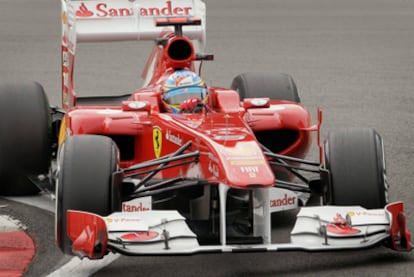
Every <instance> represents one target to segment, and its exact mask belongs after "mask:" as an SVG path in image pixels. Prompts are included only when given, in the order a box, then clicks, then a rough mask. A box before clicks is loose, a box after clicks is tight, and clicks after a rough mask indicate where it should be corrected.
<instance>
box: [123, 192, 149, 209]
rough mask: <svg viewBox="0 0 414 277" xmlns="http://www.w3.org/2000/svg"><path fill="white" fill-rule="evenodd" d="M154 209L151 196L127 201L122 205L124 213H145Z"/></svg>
mask: <svg viewBox="0 0 414 277" xmlns="http://www.w3.org/2000/svg"><path fill="white" fill-rule="evenodd" d="M151 209H152V198H151V196H147V197H141V198H136V199H132V200H130V201H126V202H123V203H122V211H123V212H127V213H128V212H129V213H134V212H145V211H151Z"/></svg>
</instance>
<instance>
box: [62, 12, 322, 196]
mask: <svg viewBox="0 0 414 277" xmlns="http://www.w3.org/2000/svg"><path fill="white" fill-rule="evenodd" d="M185 20H191V21H192V23H194V22H197V20H198V19H194V18H191V19H188V18H187V19H185ZM160 40H163V41H164V42H163V43H162V44H157V45H155V47H154V49H153V51H152V53H151V55H150V57H149V60H148V62H147V66H146V67H145V69H144V72H143V74H142V77H143V78H144V79H146V80H148V84H146V85H145V87H143V88H141V89H137V90H136V91H134V92H132V93H131V95H130V97H129V98H128V99H127V100H126V101H120V102H119V103H117V104H114V105H113V104H111V105H81V104H79V103H78V102H80V101H78V99H77V97H76V93H75V92H74V90H73V86H72V85H70V87H69V88H66V89H65V86H64V90H63V103H62V104H63V107H64V108H66V109H67V113H66V115H65V121H64V124H62V128H63V129H61V133H60V135H61V138H60V141H61V142H62V141H63V139H64V136H65V135H71V136H73V135H83V134H99V135H106V136H110V137H111V138H112V139H113V140H114V141H115V142H116V143H117V145H118V147H119V149H120V153H121V160H120V164H119V165H120V167H121V168H127V167H129V166H132V165H135V164H137V163H141V162H144V161H148V160H151V159H154V158H158V157H161V156H165V155H168V154H170V153H172V152H174V151H176V150H177V149H178V148H179V147H180V146H181V145H183V144H184V143H186V142H188V141H191V142H192V146H191V150H193V151H195V150H198V151H199V152H200V156H199V161H200V162H199V163H197V164H195V163H193V164H188V165H184V166H181V167H177V168H172V169H168V170H163V171H162V172H160V173H158V176H157V177H161V178H172V177H177V176H184V177H196V178H203V179H207V180H209V181H211V182H213V183H224V184H227V185H229V186H230V187H235V188H248V187H249V186H253V187H255V186H265V187H267V186H272V185H274V184H275V174H274V171H273V170H272V168H271V167H270V166H269V164H268V163H267V162H266V157H265V156H264V155H263V152H262V148H261V146H260V144H259V143H258V141H257V139H256V136H255V134H256V133H257V132H264V131H274V132H278V131H286V130H288V131H289V132H291V133H294V134H295V135H294V139H290V141H288V142H284V143H283V147H282V148H280V147H279V148H278V151H275V152H277V153H280V154H284V155H288V156H293V157H299V158H303V157H304V156H305V155H306V153H307V151H308V149H309V147H310V144H311V137H312V133H311V131H319V125H320V124H318V125H315V126H312V125H311V116H310V114H309V112H308V111H307V110H306V109H305V108H304V107H303V106H302V105H300V104H298V103H295V102H290V101H281V100H269V99H266V100H267V103H266V104H265V105H263V106H259V107H257V106H255V105H253V104H252V103H251V101H250V100H249V99H245V100H244V102H241V101H240V97H239V94H238V93H237V92H236V91H234V90H231V89H227V88H221V87H209V89H208V98H207V102H206V107H205V110H204V112H202V113H197V114H189V113H179V114H172V113H167V112H166V111H165V110H164V108H163V103H162V100H161V96H162V94H161V93H162V92H161V85H162V84H163V82H164V80H165V79H166V78H167V77H168V76H169V75H170V74H171V73H173V72H174V70H176V69H180V68H186V69H189V70H192V71H195V62H196V57H197V55H196V53H195V52H194V47H193V44H192V42H191V40H190V39H188V38H187V37H184V36H176V35H174V32H172V31H170V30H165V31H164V32H162V33H161V38H160ZM177 52H179V53H177ZM69 56H70V57H69V58H70V59H71V61H72V62H71V63H70V64H73V59H74V56H72V55H70V54H69ZM63 69H64V70H65V67H63ZM72 71H73V70H72V69H69V72H71V73H70V74H69V75H70V78H69V79H70V83H72V81H73V78H72V73H73V72H72ZM68 90H69V91H71V93H70V94H69V99H67V98H66V97H67V91H68ZM144 104H145V107H141V106H142V105H144ZM137 105H139V106H140V107H139V108H137V107H136V106H137ZM280 139H281V140H282V139H284V138H283V137H280ZM273 143H274V145H275V146H277V145H278V144H280V142H279V141H277V140H276V141H274V142H272V144H273ZM267 147H269V145H267ZM276 178H277V176H276Z"/></svg>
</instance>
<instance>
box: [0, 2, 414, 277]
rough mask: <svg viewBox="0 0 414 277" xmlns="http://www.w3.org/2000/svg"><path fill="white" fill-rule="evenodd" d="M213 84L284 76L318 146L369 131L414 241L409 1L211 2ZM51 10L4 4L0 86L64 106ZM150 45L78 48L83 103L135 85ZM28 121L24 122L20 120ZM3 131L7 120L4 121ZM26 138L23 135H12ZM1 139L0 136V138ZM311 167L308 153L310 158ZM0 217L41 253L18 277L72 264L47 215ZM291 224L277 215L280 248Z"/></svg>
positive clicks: (229, 261) (163, 271)
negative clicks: (264, 74) (378, 143)
mask: <svg viewBox="0 0 414 277" xmlns="http://www.w3.org/2000/svg"><path fill="white" fill-rule="evenodd" d="M206 2H207V49H206V51H207V52H211V53H214V54H215V61H214V62H206V63H205V64H204V74H203V76H204V79H205V80H206V81H207V82H208V83H209V84H210V85H223V86H228V85H229V84H230V83H231V80H232V78H233V77H234V76H236V75H237V74H239V73H242V72H246V71H274V72H285V73H289V74H291V75H292V76H293V78H294V79H295V81H296V83H297V86H298V88H299V91H300V94H301V99H302V102H303V103H304V104H305V105H306V106H307V107H308V108H309V109H310V110H311V111H312V112H313V114H316V109H317V107H319V106H320V107H322V108H323V110H324V123H323V137H325V136H326V133H327V132H328V131H329V130H333V129H336V128H339V127H344V126H368V127H373V128H375V129H376V130H377V131H378V132H379V133H381V134H382V136H383V138H384V142H385V151H386V159H387V166H388V168H387V169H388V180H389V182H390V184H391V195H390V198H391V200H403V201H405V203H406V209H407V216H408V227H409V228H410V229H411V230H412V232H414V165H413V158H414V142H413V138H414V36H413V32H414V1H412V0H347V1H342V0H256V1H246V0H226V1H222V0H207V1H206ZM59 11H60V7H59V1H57V0H36V1H32V0H1V1H0V81H5V80H9V81H10V80H12V81H17V82H18V81H20V80H36V81H38V82H40V83H41V84H43V86H44V87H45V89H46V91H47V92H48V95H49V100H50V102H51V103H52V104H55V105H57V104H59V103H60V94H59V93H60V63H59V57H60V56H59V55H60V48H59V47H60V25H59V24H60V23H59V22H60V21H59V20H60V18H59V13H60V12H59ZM151 46H152V44H151V43H148V42H144V43H141V42H138V43H122V44H118V43H117V44H111V45H104V46H96V45H86V46H83V45H82V47H79V49H78V53H79V54H80V55H79V56H78V58H77V59H78V60H77V65H76V68H77V69H79V74H78V75H77V76H76V78H77V82H79V83H80V86H79V88H78V92H80V93H81V94H82V93H83V92H85V93H84V94H85V95H86V94H89V95H93V94H101V93H102V94H104V93H108V94H109V93H111V91H115V92H126V91H131V90H132V89H133V88H134V87H136V86H139V85H140V79H139V74H140V69H141V68H142V66H143V64H144V62H145V59H146V57H147V54H149V51H150V48H151ZM16 112H24V111H16ZM2 120H3V119H2ZM20 127H24V126H20ZM0 135H2V134H0ZM311 156H312V154H311ZM0 205H7V206H6V207H4V208H1V210H0V213H2V214H4V213H7V214H10V215H12V216H14V217H17V218H18V219H20V220H21V221H22V222H23V223H24V224H26V225H27V226H28V232H29V233H30V234H31V235H32V236H33V237H34V239H35V242H36V244H37V247H38V248H37V249H38V250H37V253H36V256H35V259H34V261H33V263H32V266H31V267H30V268H29V271H28V272H27V274H26V276H46V275H47V274H49V273H51V272H52V271H54V270H55V269H57V268H58V267H59V266H60V265H63V264H64V263H65V262H66V261H67V260H68V258H67V257H64V256H63V255H61V254H60V252H59V251H58V250H57V249H56V247H55V246H54V245H53V214H52V213H51V212H48V211H44V210H41V209H37V208H33V207H30V206H27V205H23V204H18V203H15V202H13V201H7V200H4V199H0ZM292 215H294V213H285V214H281V215H277V216H275V219H276V220H278V221H280V225H281V227H280V228H278V230H277V234H280V236H281V239H282V240H283V239H285V238H286V237H287V235H286V232H288V231H289V226H290V224H291V223H292V219H291V216H292ZM412 272H414V256H413V254H412V253H411V254H406V253H396V252H392V251H390V250H388V249H384V248H376V249H372V250H368V251H347V252H334V253H303V252H285V253H257V254H222V255H196V256H190V257H121V258H119V259H117V260H116V261H114V262H113V263H111V264H110V265H109V266H107V267H105V268H103V269H101V270H100V271H99V272H97V273H95V275H94V276H114V275H116V276H138V275H139V276H332V275H335V276H352V275H353V276H376V277H377V276H412Z"/></svg>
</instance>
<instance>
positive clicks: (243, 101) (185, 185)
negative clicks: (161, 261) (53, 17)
mask: <svg viewBox="0 0 414 277" xmlns="http://www.w3.org/2000/svg"><path fill="white" fill-rule="evenodd" d="M204 24H205V4H204V3H203V2H202V1H200V0H191V1H190V0H182V1H168V0H167V1H165V0H163V1H147V0H142V1H128V0H111V1H104V0H100V1H99V0H98V1H84V2H83V1H71V0H62V108H63V109H58V108H52V109H51V110H50V109H49V108H48V103H47V99H46V97H45V94H44V92H43V90H42V88H41V86H40V85H38V84H34V85H31V84H28V85H25V86H20V85H19V86H16V85H7V86H2V87H1V88H0V89H1V93H2V94H1V97H11V98H13V97H15V98H13V99H16V100H18V98H17V97H20V98H21V99H22V101H21V102H20V105H24V107H22V109H24V110H26V111H27V112H26V113H25V114H21V115H19V118H20V119H23V118H24V120H25V122H31V123H32V124H29V125H30V126H28V128H27V129H28V130H26V131H27V132H30V133H29V134H30V136H31V145H30V146H31V147H30V149H29V148H28V149H26V148H25V147H26V145H22V146H21V149H20V146H19V149H16V148H17V147H15V146H14V141H16V140H18V139H19V136H25V135H26V134H25V133H21V134H20V133H19V134H17V133H16V134H14V133H13V134H10V136H6V137H5V136H2V137H1V138H0V143H1V146H2V148H0V151H2V152H0V154H2V156H3V154H8V155H9V156H10V155H11V154H13V155H14V157H15V158H14V159H10V161H12V162H11V163H8V164H3V163H0V176H1V177H2V178H7V183H9V184H13V186H11V185H10V186H5V187H2V188H1V189H2V192H3V193H4V194H19V193H20V194H29V193H33V192H36V191H37V187H36V186H32V185H31V184H29V182H28V181H21V182H19V180H17V179H16V178H20V177H16V176H36V175H38V176H42V177H43V179H45V180H48V179H49V180H52V184H53V185H54V186H55V188H56V241H57V244H58V246H59V247H60V249H61V250H62V251H63V252H65V253H68V254H75V255H79V256H81V257H88V258H90V259H96V258H102V257H103V256H104V255H105V254H107V253H108V252H110V251H112V252H118V253H122V254H126V255H179V254H194V253H205V252H209V253H210V252H249V251H280V250H310V251H313V250H315V251H320V250H340V249H360V248H368V247H373V246H377V245H386V246H388V247H390V248H392V249H396V250H410V249H411V242H410V233H409V232H408V231H407V229H406V219H405V215H404V211H403V203H402V202H396V203H390V204H389V203H387V202H388V199H387V191H388V185H387V183H386V176H385V162H384V151H383V144H382V139H381V136H380V135H379V134H378V133H377V132H376V131H374V130H372V129H365V128H351V129H343V130H339V131H336V132H332V133H330V134H329V135H328V137H327V139H326V141H325V143H324V144H323V145H322V144H321V143H320V139H319V137H320V125H321V119H322V112H321V111H319V112H318V121H317V123H316V124H312V123H311V116H310V113H309V112H308V110H306V108H305V107H304V106H303V105H302V104H301V103H300V98H299V95H298V92H297V88H296V86H295V83H294V81H293V79H292V78H291V77H290V76H289V75H286V74H264V73H243V74H240V75H238V76H236V77H235V78H234V80H233V82H232V84H231V87H230V88H223V87H211V86H205V85H204V84H203V81H202V79H201V78H199V74H200V72H199V71H198V68H199V65H200V64H201V63H202V62H203V61H204V60H212V59H213V55H211V54H205V53H203V52H202V50H203V45H204V42H205V25H204ZM136 39H141V40H143V39H152V40H154V41H155V46H154V49H153V51H152V52H151V54H150V57H149V59H148V62H147V64H146V67H145V69H144V72H143V75H142V76H143V78H144V80H145V81H144V86H143V87H142V88H140V89H137V90H135V91H131V92H130V93H128V94H126V95H122V96H102V97H99V96H97V97H84V98H82V97H78V96H77V94H76V93H75V91H74V79H73V75H74V62H75V50H76V44H77V43H79V42H83V41H95V42H98V41H117V40H136ZM183 72H184V73H183ZM186 74H187V75H186ZM9 92H10V93H9ZM12 92H13V93H14V94H13V95H11V93H12ZM1 102H2V103H4V101H1ZM8 102H10V100H8ZM34 103H36V105H34ZM180 104H181V105H180ZM7 109H10V110H17V109H16V107H9V106H5V107H3V109H0V113H3V112H6V114H7ZM4 110H6V111H4ZM50 115H51V116H52V118H51V119H52V120H50ZM1 118H5V117H4V116H2V117H1ZM49 122H52V125H51V126H52V128H51V129H52V132H50V128H48V126H49V125H50V124H49ZM15 123H17V122H15ZM0 128H8V126H7V125H5V124H3V123H2V125H0ZM58 130H59V131H58ZM1 133H2V134H4V133H5V132H4V130H3V129H1ZM315 134H316V136H317V145H318V146H319V150H320V157H319V161H309V160H305V159H304V158H305V156H306V154H307V152H308V150H309V149H310V147H311V141H312V136H313V135H315ZM13 136H14V137H13ZM11 149H12V150H11ZM45 153H50V154H47V155H46V154H45ZM21 161H25V163H21ZM48 168H49V169H50V170H49V173H48V174H46V173H45V172H47V171H48ZM42 173H43V175H39V174H42ZM46 177H49V178H46ZM29 179H30V180H31V181H33V182H35V183H37V184H38V186H40V185H39V183H40V181H42V180H39V178H29ZM15 184H20V186H19V187H17V186H15ZM46 186H47V185H46ZM314 199H317V200H318V201H312V200H314ZM315 202H317V203H318V204H321V205H318V206H315V205H314V204H315ZM311 203H313V204H311ZM298 207H300V210H299V212H298V214H297V219H296V223H295V225H294V227H293V229H292V231H291V241H290V242H277V241H276V240H275V239H274V238H272V226H275V225H277V222H272V217H271V215H272V213H276V212H280V211H285V210H290V209H298Z"/></svg>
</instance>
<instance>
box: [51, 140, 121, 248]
mask: <svg viewBox="0 0 414 277" xmlns="http://www.w3.org/2000/svg"><path fill="white" fill-rule="evenodd" d="M58 156H59V158H58V159H59V169H58V178H57V189H56V190H57V200H56V242H57V244H58V246H59V248H60V249H61V250H62V251H63V252H64V253H66V254H72V242H71V241H70V239H69V238H68V236H67V232H66V211H67V210H68V209H71V210H80V211H86V212H91V213H95V214H98V215H102V216H106V215H108V214H110V213H112V212H113V211H115V210H119V209H120V201H119V187H118V185H117V184H115V183H114V180H113V173H114V172H115V171H116V170H117V165H118V150H117V148H116V145H115V143H114V142H113V141H112V140H111V139H110V138H108V137H105V136H96V135H81V136H72V137H68V138H67V139H66V140H65V142H64V143H63V145H62V147H61V149H60V150H59V155H58Z"/></svg>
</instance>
